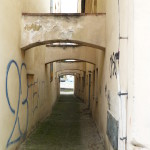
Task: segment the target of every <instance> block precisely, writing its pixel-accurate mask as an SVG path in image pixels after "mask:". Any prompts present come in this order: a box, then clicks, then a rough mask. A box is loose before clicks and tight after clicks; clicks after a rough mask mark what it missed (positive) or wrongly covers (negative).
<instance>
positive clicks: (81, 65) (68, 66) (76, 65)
mask: <svg viewBox="0 0 150 150" xmlns="http://www.w3.org/2000/svg"><path fill="white" fill-rule="evenodd" d="M72 69H78V70H83V71H85V62H73V63H70V62H66V63H63V62H61V63H57V64H56V71H60V70H72Z"/></svg>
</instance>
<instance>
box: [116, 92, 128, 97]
mask: <svg viewBox="0 0 150 150" xmlns="http://www.w3.org/2000/svg"><path fill="white" fill-rule="evenodd" d="M118 95H119V96H124V95H127V96H128V93H127V92H126V93H122V92H118Z"/></svg>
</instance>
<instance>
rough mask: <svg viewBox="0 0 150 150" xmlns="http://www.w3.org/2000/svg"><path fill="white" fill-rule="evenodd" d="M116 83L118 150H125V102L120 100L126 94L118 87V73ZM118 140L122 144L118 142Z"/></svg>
mask: <svg viewBox="0 0 150 150" xmlns="http://www.w3.org/2000/svg"><path fill="white" fill-rule="evenodd" d="M117 81H118V96H119V143H120V144H119V148H120V149H121V150H125V149H126V140H127V135H126V129H127V127H126V123H127V122H126V108H125V107H126V100H125V98H122V96H123V95H127V93H121V86H120V75H119V71H118V73H117ZM120 140H121V141H122V142H120Z"/></svg>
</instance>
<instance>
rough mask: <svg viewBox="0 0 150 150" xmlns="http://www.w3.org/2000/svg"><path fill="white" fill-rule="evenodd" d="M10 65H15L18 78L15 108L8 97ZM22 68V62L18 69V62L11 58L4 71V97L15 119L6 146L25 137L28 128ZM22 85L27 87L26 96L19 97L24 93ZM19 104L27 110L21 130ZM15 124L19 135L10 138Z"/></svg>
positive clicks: (26, 98)
mask: <svg viewBox="0 0 150 150" xmlns="http://www.w3.org/2000/svg"><path fill="white" fill-rule="evenodd" d="M12 66H15V67H16V69H17V74H18V80H19V91H18V99H17V101H18V103H17V109H16V110H15V109H14V108H13V107H12V104H11V102H10V97H9V90H8V76H9V71H10V69H11V67H12ZM23 69H25V70H26V65H25V64H24V63H22V65H21V69H20V71H19V67H18V64H17V63H16V61H15V60H11V61H10V62H9V63H8V65H7V71H6V99H7V102H8V106H9V108H10V111H11V112H12V115H14V116H15V121H14V125H13V128H12V131H11V133H10V136H9V138H8V141H7V145H6V147H9V146H10V145H12V144H14V143H16V142H18V141H19V140H20V139H21V138H23V137H25V136H26V133H27V128H28V86H27V85H28V83H26V85H23V84H22V70H23ZM12 86H14V85H12ZM23 86H26V88H27V91H26V92H27V93H26V94H25V95H26V97H25V98H22V99H21V97H22V96H23V95H24V93H23V92H24V91H23V90H22V89H23ZM20 105H22V106H23V108H25V109H26V112H27V114H26V115H27V116H26V120H24V121H25V122H26V127H25V129H24V131H22V129H21V126H20V121H19V111H20V109H19V108H20ZM17 125H18V131H19V135H18V137H16V138H15V139H12V137H13V134H14V131H15V128H16V127H17Z"/></svg>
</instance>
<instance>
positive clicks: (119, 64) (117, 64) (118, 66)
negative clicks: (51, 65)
mask: <svg viewBox="0 0 150 150" xmlns="http://www.w3.org/2000/svg"><path fill="white" fill-rule="evenodd" d="M87 5H88V4H87ZM105 6H106V7H105ZM91 9H92V8H91ZM89 10H90V9H89ZM97 12H106V51H105V54H104V55H102V54H101V53H100V52H97V55H96V70H98V77H96V78H95V80H96V83H97V84H95V87H96V88H95V90H96V89H97V91H96V92H95V96H96V95H97V96H96V97H97V99H95V100H94V102H93V107H92V114H93V118H94V119H95V122H96V124H97V127H98V130H99V132H100V133H102V134H103V137H104V141H105V149H109V150H111V149H113V148H112V145H111V143H110V141H109V139H108V136H107V134H106V133H107V111H109V112H110V113H111V114H112V115H113V116H114V118H115V119H116V120H118V121H120V122H122V120H119V118H120V112H119V108H120V102H119V101H120V98H119V96H118V92H119V86H118V85H120V86H121V91H123V92H128V78H127V77H128V59H127V58H128V51H127V49H128V40H127V39H124V40H120V41H119V36H122V37H127V36H128V30H127V29H128V27H127V24H128V23H127V22H128V17H127V16H128V13H127V12H128V2H127V1H123V0H120V3H119V6H118V1H112V0H107V1H97ZM118 51H120V59H119V61H118V60H116V59H115V57H114V54H115V53H117V52H118ZM118 73H119V76H118V75H117V74H118ZM95 76H96V75H95ZM119 77H120V78H119ZM122 100H123V101H124V102H127V97H126V96H124V97H123V98H122ZM124 107H125V108H124V109H125V115H126V103H125V105H124ZM125 124H126V123H125ZM119 129H120V130H119V137H120V136H121V135H120V132H121V131H123V129H122V128H121V127H119ZM119 149H122V142H120V140H119Z"/></svg>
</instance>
